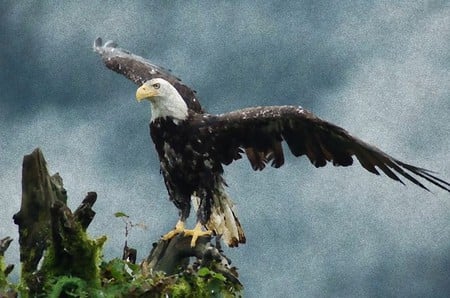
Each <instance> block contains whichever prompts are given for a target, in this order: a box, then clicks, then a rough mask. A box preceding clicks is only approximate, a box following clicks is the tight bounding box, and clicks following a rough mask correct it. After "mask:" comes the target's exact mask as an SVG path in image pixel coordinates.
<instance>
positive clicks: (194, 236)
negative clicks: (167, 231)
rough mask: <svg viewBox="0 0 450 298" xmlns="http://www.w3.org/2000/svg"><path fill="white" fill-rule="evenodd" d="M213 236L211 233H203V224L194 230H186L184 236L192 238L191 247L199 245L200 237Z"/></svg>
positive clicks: (197, 225) (198, 224) (196, 226)
mask: <svg viewBox="0 0 450 298" xmlns="http://www.w3.org/2000/svg"><path fill="white" fill-rule="evenodd" d="M211 234H212V232H211V231H203V230H202V224H201V223H197V224H196V225H195V228H194V229H193V230H184V235H186V236H192V240H191V247H195V244H196V243H197V239H198V237H201V236H210V235H211Z"/></svg>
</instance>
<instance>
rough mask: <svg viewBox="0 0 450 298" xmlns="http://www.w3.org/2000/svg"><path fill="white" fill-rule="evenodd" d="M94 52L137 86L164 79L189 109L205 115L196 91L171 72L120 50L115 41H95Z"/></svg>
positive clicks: (110, 67)
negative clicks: (175, 90)
mask: <svg viewBox="0 0 450 298" xmlns="http://www.w3.org/2000/svg"><path fill="white" fill-rule="evenodd" d="M94 51H95V52H97V53H99V54H100V56H101V57H102V60H103V63H105V65H106V67H108V68H109V69H111V70H113V71H115V72H117V73H119V74H121V75H124V76H125V77H126V78H128V79H129V80H131V81H133V82H134V83H135V84H136V85H139V86H141V85H142V84H144V83H145V82H146V81H148V80H151V79H154V78H163V79H164V80H166V81H168V82H170V83H171V84H172V85H173V86H174V87H175V89H177V91H178V93H180V95H181V97H183V99H184V101H185V102H186V104H187V106H188V108H190V109H192V110H193V111H195V112H197V113H203V109H202V107H201V105H200V103H199V101H198V99H197V97H196V94H195V91H194V90H193V89H191V88H190V87H188V86H186V85H185V84H183V83H182V82H181V80H180V79H179V78H177V77H176V76H174V75H173V74H172V73H171V72H170V70H167V69H164V68H163V67H161V66H158V65H155V64H153V63H151V62H150V61H149V60H147V59H144V58H142V57H140V56H137V55H134V54H133V53H130V52H129V51H127V50H124V49H121V48H118V47H117V44H116V43H115V42H113V41H107V42H106V43H105V44H103V42H102V39H101V38H100V37H99V38H97V39H96V40H95V41H94Z"/></svg>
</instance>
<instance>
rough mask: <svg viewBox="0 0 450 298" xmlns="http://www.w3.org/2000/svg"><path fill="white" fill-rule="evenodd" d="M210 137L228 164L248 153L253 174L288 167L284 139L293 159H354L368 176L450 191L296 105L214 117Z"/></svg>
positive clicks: (318, 163) (209, 124)
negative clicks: (385, 176) (270, 163)
mask: <svg viewBox="0 0 450 298" xmlns="http://www.w3.org/2000/svg"><path fill="white" fill-rule="evenodd" d="M206 123H207V127H208V134H209V135H210V136H213V139H214V142H215V148H216V152H217V153H216V154H217V157H218V158H219V160H221V162H222V163H224V164H229V163H231V162H232V161H233V160H235V159H237V158H239V157H240V155H241V154H242V150H241V148H242V149H243V150H244V151H245V154H246V155H247V157H248V159H249V161H250V163H251V165H252V167H253V169H254V170H262V169H263V168H264V167H265V164H267V163H269V162H272V166H274V167H280V166H281V165H283V163H284V155H283V150H282V146H281V142H282V141H285V142H286V143H287V145H288V147H289V149H290V151H291V153H292V154H293V155H295V156H302V155H306V156H307V157H308V159H309V160H310V161H311V163H312V164H313V165H314V166H316V167H323V166H325V165H326V164H327V163H328V162H332V163H333V165H335V166H350V165H352V163H353V157H354V156H355V157H356V158H357V159H358V160H359V162H360V164H361V165H362V166H363V167H364V168H365V169H366V170H368V171H369V172H371V173H374V174H377V175H379V174H380V172H379V170H381V171H382V172H383V173H384V174H386V175H387V176H388V177H390V178H392V179H394V180H396V181H399V182H401V183H403V181H402V180H401V179H400V178H399V176H403V177H404V178H406V179H408V180H410V181H411V182H413V183H414V184H416V185H418V186H420V187H422V188H424V189H426V190H428V188H427V187H426V186H424V185H423V184H422V183H421V182H420V181H418V180H417V179H416V178H414V177H413V176H412V175H411V174H410V173H408V172H407V171H409V172H411V173H413V174H415V175H417V176H419V177H422V178H424V179H426V180H427V181H429V182H431V183H433V184H435V185H436V186H438V187H440V188H443V189H445V190H447V191H450V188H449V186H450V184H449V183H448V182H446V181H444V180H442V179H439V178H437V177H435V176H434V175H432V174H431V172H430V171H428V170H426V169H422V168H418V167H415V166H412V165H409V164H406V163H403V162H401V161H399V160H397V159H395V158H393V157H391V156H389V155H388V154H386V153H384V152H383V151H381V150H379V149H378V148H376V147H374V146H372V145H370V144H367V143H365V142H364V141H362V140H360V139H358V138H356V137H354V136H352V135H351V134H349V133H348V132H347V131H346V130H345V129H343V128H341V127H339V126H336V125H334V124H332V123H329V122H327V121H324V120H322V119H320V118H318V117H316V116H315V115H314V114H312V113H311V112H308V111H307V110H304V109H302V108H300V107H294V106H275V107H256V108H247V109H242V110H238V111H234V112H231V113H226V114H221V115H217V116H211V117H210V118H209V119H208V121H207V122H206Z"/></svg>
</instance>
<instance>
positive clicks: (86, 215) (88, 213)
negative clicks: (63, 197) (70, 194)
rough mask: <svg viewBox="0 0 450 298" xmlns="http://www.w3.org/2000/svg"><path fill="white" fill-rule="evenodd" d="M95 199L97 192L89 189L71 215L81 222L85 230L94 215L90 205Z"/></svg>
mask: <svg viewBox="0 0 450 298" xmlns="http://www.w3.org/2000/svg"><path fill="white" fill-rule="evenodd" d="M96 201H97V193H95V192H93V191H91V192H88V194H87V195H86V197H85V198H84V200H83V202H81V205H80V206H79V207H78V208H77V210H75V212H74V213H73V215H74V216H75V220H77V221H78V222H80V223H81V226H82V227H83V230H85V231H86V229H87V228H88V226H89V225H90V223H91V222H92V220H93V219H94V216H95V211H94V210H92V206H93V205H94V204H95V202H96Z"/></svg>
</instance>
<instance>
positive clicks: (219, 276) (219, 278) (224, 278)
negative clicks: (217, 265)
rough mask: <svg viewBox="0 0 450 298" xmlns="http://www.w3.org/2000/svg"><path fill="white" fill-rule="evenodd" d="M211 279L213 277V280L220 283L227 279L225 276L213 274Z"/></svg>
mask: <svg viewBox="0 0 450 298" xmlns="http://www.w3.org/2000/svg"><path fill="white" fill-rule="evenodd" d="M213 277H214V278H215V279H218V280H220V281H226V280H227V278H226V277H225V276H223V274H222V273H214V274H213Z"/></svg>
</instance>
